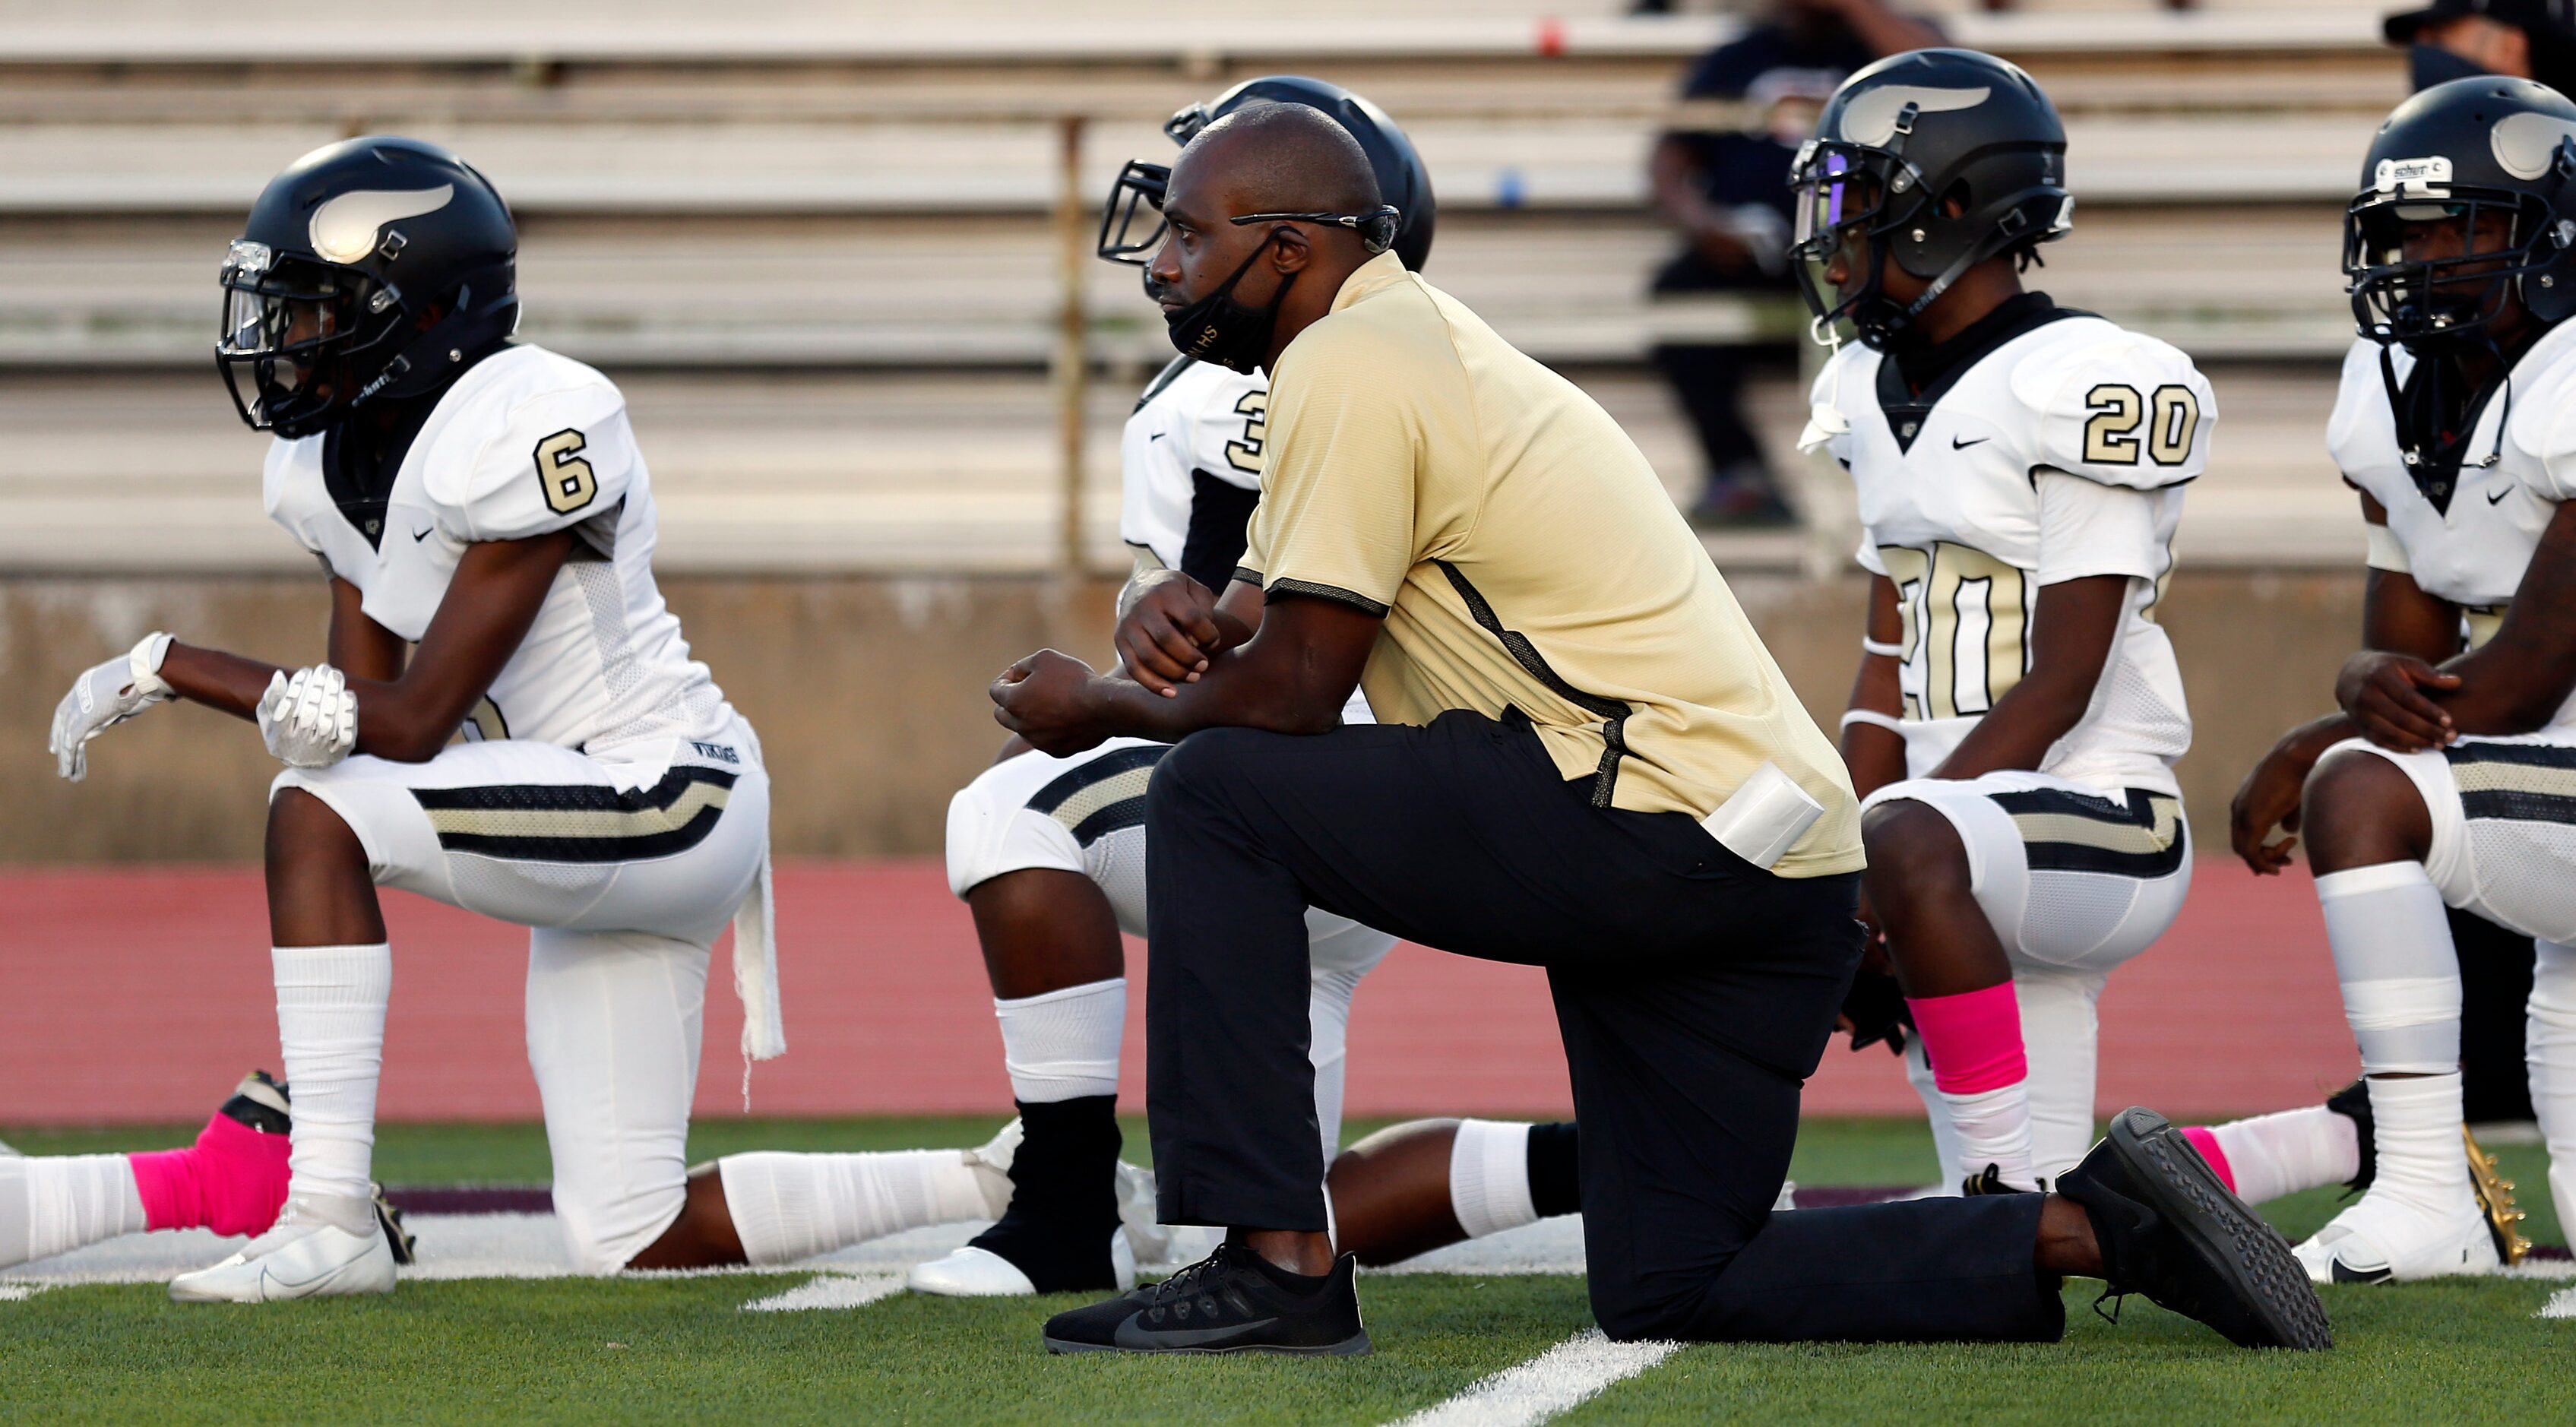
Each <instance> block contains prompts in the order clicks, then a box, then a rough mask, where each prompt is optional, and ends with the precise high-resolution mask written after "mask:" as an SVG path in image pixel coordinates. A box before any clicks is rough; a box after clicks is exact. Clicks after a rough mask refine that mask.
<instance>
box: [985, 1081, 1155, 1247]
mask: <svg viewBox="0 0 2576 1427" xmlns="http://www.w3.org/2000/svg"><path fill="white" fill-rule="evenodd" d="M1019 1109H1020V1127H1021V1131H1022V1137H1021V1140H1020V1148H1019V1152H1018V1153H1017V1154H1016V1155H1015V1156H1013V1157H1012V1160H1011V1207H1010V1208H1009V1209H1008V1210H1007V1211H1006V1212H1004V1213H1003V1215H1002V1219H1001V1222H1000V1223H997V1224H995V1225H994V1226H993V1227H991V1228H989V1229H986V1230H985V1231H984V1232H983V1233H981V1234H978V1235H976V1236H975V1239H974V1244H975V1247H977V1248H980V1249H985V1250H987V1251H989V1252H992V1253H996V1254H1000V1255H1001V1256H1002V1257H1003V1258H1006V1259H1009V1260H1010V1261H1011V1262H1012V1264H1013V1265H1015V1266H1017V1267H1018V1269H1019V1270H1020V1272H1022V1273H1025V1274H1027V1275H1028V1276H1029V1282H1030V1283H1032V1284H1035V1285H1036V1286H1037V1290H1038V1292H1040V1293H1072V1292H1077V1291H1089V1290H1095V1289H1106V1288H1114V1287H1116V1286H1117V1281H1118V1276H1117V1272H1116V1270H1115V1269H1113V1268H1112V1267H1111V1266H1110V1258H1109V1236H1110V1235H1111V1234H1112V1233H1114V1232H1116V1230H1117V1228H1118V1149H1119V1145H1120V1143H1121V1141H1120V1138H1119V1134H1118V1097H1116V1096H1114V1095H1085V1096H1081V1097H1079V1098H1077V1099H1072V1100H1056V1101H1050V1102H1049V1103H1047V1104H1043V1105H1031V1104H1026V1103H1022V1104H1021V1105H1020V1107H1019Z"/></svg>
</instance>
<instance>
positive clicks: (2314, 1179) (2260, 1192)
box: [2209, 1105, 2361, 1204]
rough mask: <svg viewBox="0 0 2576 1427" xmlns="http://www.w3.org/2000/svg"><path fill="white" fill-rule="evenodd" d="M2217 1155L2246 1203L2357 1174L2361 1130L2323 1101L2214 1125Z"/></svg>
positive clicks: (2211, 1131) (2213, 1132)
mask: <svg viewBox="0 0 2576 1427" xmlns="http://www.w3.org/2000/svg"><path fill="white" fill-rule="evenodd" d="M2209 1132H2210V1134H2211V1135H2213V1136H2215V1137H2216V1138H2217V1140H2218V1151H2219V1153H2221V1154H2223V1155H2225V1156H2227V1168H2228V1171H2229V1173H2231V1174H2233V1175H2234V1176H2235V1177H2236V1197H2237V1198H2239V1199H2242V1200H2244V1201H2245V1202H2246V1203H2248V1204H2260V1203H2262V1202H2263V1201H2264V1200H2267V1199H2278V1198H2280V1197H2281V1196H2282V1195H2284V1194H2296V1193H2298V1192H2299V1191H2300V1190H2302V1189H2316V1188H2319V1187H2321V1186H2324V1185H2328V1184H2342V1183H2345V1182H2346V1181H2348V1180H2350V1179H2351V1178H2352V1177H2353V1176H2354V1175H2356V1174H2359V1173H2361V1130H2360V1128H2359V1127H2358V1126H2356V1125H2354V1124H2353V1122H2352V1120H2351V1118H2350V1117H2348V1116H2344V1115H2338V1114H2336V1113H2335V1112H2334V1111H2332V1110H2329V1109H2327V1108H2326V1107H2325V1106H2323V1105H2310V1106H2307V1107H2305V1108H2303V1109H2298V1110H2283V1111H2282V1112H2280V1113H2279V1114H2277V1115H2257V1116H2255V1117H2254V1118H2252V1119H2250V1120H2237V1121H2233V1122H2231V1123H2229V1124H2224V1125H2213V1126H2211V1127H2210V1131H2209Z"/></svg>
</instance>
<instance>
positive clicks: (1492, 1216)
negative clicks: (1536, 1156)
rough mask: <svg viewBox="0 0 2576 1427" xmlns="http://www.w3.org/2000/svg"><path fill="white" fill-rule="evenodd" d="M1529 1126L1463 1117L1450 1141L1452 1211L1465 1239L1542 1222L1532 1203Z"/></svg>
mask: <svg viewBox="0 0 2576 1427" xmlns="http://www.w3.org/2000/svg"><path fill="white" fill-rule="evenodd" d="M1529 1137H1530V1127H1529V1126H1528V1125H1526V1124H1522V1123H1519V1122H1517V1121H1505V1120H1461V1121H1459V1122H1458V1137H1457V1138H1456V1139H1454V1140H1452V1141H1450V1143H1449V1209H1450V1212H1451V1213H1454V1214H1456V1215H1457V1216H1458V1227H1459V1228H1461V1229H1464V1230H1466V1231H1467V1237H1468V1238H1471V1239H1481V1238H1483V1237H1485V1236H1486V1235H1487V1234H1493V1233H1500V1232H1501V1231H1502V1230H1505V1229H1517V1228H1519V1227H1520V1226H1521V1225H1523V1224H1535V1223H1537V1222H1538V1208H1537V1206H1536V1205H1534V1204H1532V1203H1531V1201H1530V1182H1529Z"/></svg>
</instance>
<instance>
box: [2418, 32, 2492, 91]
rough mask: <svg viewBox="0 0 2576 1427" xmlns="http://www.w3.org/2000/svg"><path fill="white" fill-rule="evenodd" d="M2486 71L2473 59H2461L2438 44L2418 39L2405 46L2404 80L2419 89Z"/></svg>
mask: <svg viewBox="0 0 2576 1427" xmlns="http://www.w3.org/2000/svg"><path fill="white" fill-rule="evenodd" d="M2486 72H2487V71H2486V70H2485V69H2484V68H2483V67H2482V66H2480V65H2478V64H2477V63H2476V62H2475V61H2472V60H2465V59H2462V58H2460V57H2459V56H2458V55H2455V54H2453V53H2451V52H2450V51H2449V50H2446V49H2444V48H2442V47H2441V46H2440V45H2428V44H2425V43H2423V42H2422V41H2420V40H2419V41H2417V42H2416V43H2414V44H2411V45H2408V46H2407V47H2406V82H2407V83H2409V84H2411V85H2413V86H2415V88H2416V89H2417V90H2419V91H2420V90H2426V89H2430V88H2432V87H2433V86H2434V85H2436V84H2448V83H2450V82H2451V81H2452V80H2454V79H2474V78H2476V77H2477V76H2479V75H2481V74H2484V73H2486Z"/></svg>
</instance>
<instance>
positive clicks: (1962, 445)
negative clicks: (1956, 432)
mask: <svg viewBox="0 0 2576 1427" xmlns="http://www.w3.org/2000/svg"><path fill="white" fill-rule="evenodd" d="M1993 439H1995V438H1993V437H1992V436H1980V437H1978V438H1977V439H1976V440H1974V441H1962V440H1960V439H1959V438H1958V437H1956V436H1953V437H1951V438H1950V449H1951V450H1953V451H1965V450H1967V449H1968V448H1969V447H1971V446H1983V445H1984V444H1986V443H1987V442H1989V441H1992V440H1993Z"/></svg>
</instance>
